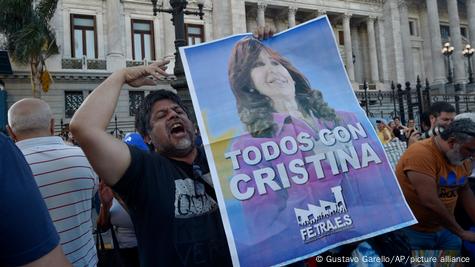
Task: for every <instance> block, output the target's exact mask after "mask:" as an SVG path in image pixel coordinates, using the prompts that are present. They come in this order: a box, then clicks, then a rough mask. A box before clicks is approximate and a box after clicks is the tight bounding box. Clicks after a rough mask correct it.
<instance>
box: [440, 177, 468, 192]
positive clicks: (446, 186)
mask: <svg viewBox="0 0 475 267" xmlns="http://www.w3.org/2000/svg"><path fill="white" fill-rule="evenodd" d="M466 180H467V179H466V177H465V176H464V177H462V178H460V179H458V180H457V175H456V174H455V172H453V171H450V172H449V173H448V174H447V178H446V177H443V176H441V177H439V198H440V199H451V198H456V197H457V196H458V193H457V190H458V189H459V188H460V187H462V186H464V185H465V182H466Z"/></svg>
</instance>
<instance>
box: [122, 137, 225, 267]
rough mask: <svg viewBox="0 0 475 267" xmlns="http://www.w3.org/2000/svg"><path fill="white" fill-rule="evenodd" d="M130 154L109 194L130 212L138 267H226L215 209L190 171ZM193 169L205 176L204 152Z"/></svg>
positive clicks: (142, 154)
mask: <svg viewBox="0 0 475 267" xmlns="http://www.w3.org/2000/svg"><path fill="white" fill-rule="evenodd" d="M129 149H130V153H131V157H132V161H131V164H130V166H129V168H128V169H127V171H126V173H125V174H124V176H123V177H122V178H121V179H120V181H119V182H118V183H117V184H116V185H114V186H113V189H114V190H115V191H116V192H117V193H119V195H120V197H121V198H122V199H123V200H124V201H125V203H126V204H127V207H128V209H129V213H130V216H131V218H132V222H133V223H134V227H135V234H136V236H137V242H138V247H139V254H140V264H141V266H230V265H231V260H230V256H229V249H228V245H227V242H226V237H225V234H224V229H223V225H222V222H221V217H220V215H219V210H218V208H217V204H216V202H215V200H214V199H213V198H212V197H211V196H210V195H209V194H210V193H206V192H209V189H208V188H209V186H208V185H205V184H206V183H205V182H204V180H203V179H201V178H198V177H196V178H194V177H195V176H196V175H193V174H194V173H193V165H190V164H187V163H184V162H180V161H175V160H171V159H168V158H165V157H163V156H161V155H159V154H158V153H147V152H144V151H141V150H139V149H136V148H134V147H131V146H129ZM194 165H195V168H197V167H196V166H199V167H200V171H202V172H203V173H207V172H209V169H208V165H207V162H206V160H205V157H204V153H203V152H202V151H199V155H198V157H197V159H196V160H195V164H194Z"/></svg>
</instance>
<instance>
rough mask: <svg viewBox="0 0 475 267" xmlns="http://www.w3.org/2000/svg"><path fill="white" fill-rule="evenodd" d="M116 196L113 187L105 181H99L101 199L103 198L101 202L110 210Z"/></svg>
mask: <svg viewBox="0 0 475 267" xmlns="http://www.w3.org/2000/svg"><path fill="white" fill-rule="evenodd" d="M113 198H114V193H112V189H111V188H110V187H108V186H107V185H106V184H105V183H104V181H101V182H100V183H99V199H100V200H101V204H102V205H103V206H104V207H105V208H106V209H107V210H109V209H110V207H111V206H112V199H113Z"/></svg>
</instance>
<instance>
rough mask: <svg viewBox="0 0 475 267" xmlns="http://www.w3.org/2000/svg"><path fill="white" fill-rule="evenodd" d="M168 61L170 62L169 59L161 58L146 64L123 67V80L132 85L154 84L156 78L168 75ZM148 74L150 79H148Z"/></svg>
mask: <svg viewBox="0 0 475 267" xmlns="http://www.w3.org/2000/svg"><path fill="white" fill-rule="evenodd" d="M168 63H170V60H168V59H162V60H160V61H156V62H154V63H152V64H150V65H148V66H137V67H131V68H125V69H124V70H123V71H124V82H125V83H126V84H128V85H130V86H132V87H140V86H144V85H156V84H157V80H159V79H160V78H162V77H166V76H169V75H170V74H168V73H167V72H166V70H167V64H168ZM150 76H151V77H152V79H150Z"/></svg>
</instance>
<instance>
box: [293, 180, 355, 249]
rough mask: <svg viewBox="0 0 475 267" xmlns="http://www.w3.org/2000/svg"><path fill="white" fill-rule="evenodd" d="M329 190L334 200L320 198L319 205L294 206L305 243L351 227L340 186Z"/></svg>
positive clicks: (351, 221) (351, 222)
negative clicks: (305, 208)
mask: <svg viewBox="0 0 475 267" xmlns="http://www.w3.org/2000/svg"><path fill="white" fill-rule="evenodd" d="M331 191H332V193H333V196H334V198H335V202H330V201H326V200H320V206H317V205H312V204H308V210H304V209H297V208H294V210H295V216H296V217H297V222H298V223H299V225H300V235H301V237H302V240H303V241H304V242H305V243H308V242H312V241H315V240H317V239H319V238H322V237H324V236H327V235H330V234H332V233H335V232H338V231H342V230H344V229H348V228H351V227H352V226H351V225H352V224H353V220H352V219H351V217H350V215H349V214H347V213H348V210H347V209H346V204H345V200H344V199H343V194H342V193H341V186H335V187H332V188H331Z"/></svg>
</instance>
